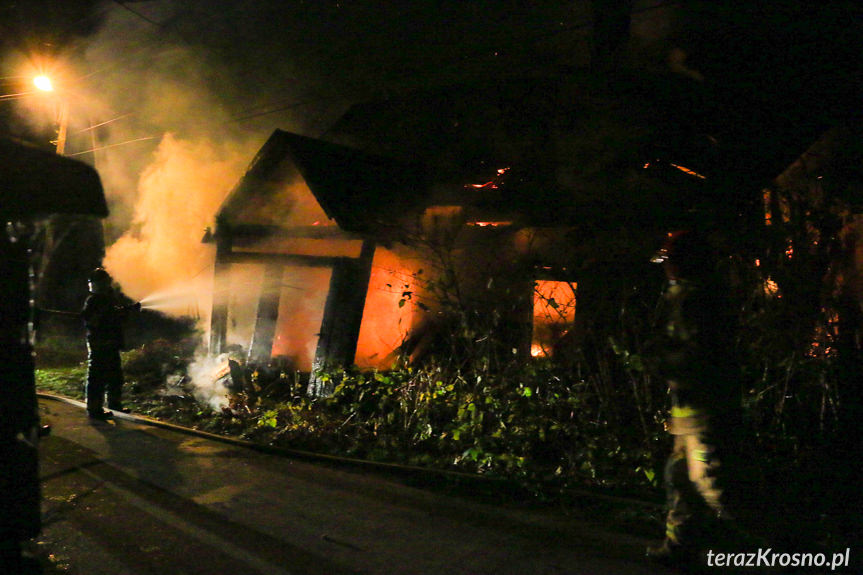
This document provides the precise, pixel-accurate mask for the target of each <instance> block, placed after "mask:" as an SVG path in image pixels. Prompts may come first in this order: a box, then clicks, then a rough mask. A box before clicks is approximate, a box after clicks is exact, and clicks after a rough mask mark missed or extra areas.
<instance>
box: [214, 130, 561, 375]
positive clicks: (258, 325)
mask: <svg viewBox="0 0 863 575" xmlns="http://www.w3.org/2000/svg"><path fill="white" fill-rule="evenodd" d="M507 172H508V169H507V168H506V167H501V168H497V169H495V170H492V171H491V174H490V179H489V180H487V181H482V182H478V183H468V184H464V185H460V186H459V185H455V184H452V185H449V186H448V185H445V184H441V183H439V182H438V183H429V181H430V180H429V178H428V176H427V175H426V174H427V172H426V171H425V167H423V166H417V165H412V164H410V163H407V162H402V161H398V160H393V159H388V158H385V157H384V156H380V155H375V154H370V153H365V152H360V151H358V150H357V149H354V148H349V147H346V146H342V145H338V144H333V143H330V142H325V141H321V140H314V139H311V138H306V137H303V136H298V135H296V134H291V133H287V132H283V131H278V130H277V131H276V132H274V133H273V135H272V136H271V137H270V139H269V140H268V141H267V143H266V144H265V145H264V146H263V148H262V149H261V151H260V152H259V154H258V155H257V157H256V158H255V160H254V161H253V162H252V164H251V166H250V167H249V169H248V171H247V172H246V174H245V176H244V177H243V178H242V179H241V181H240V182H239V183H238V184H237V186H236V187H235V188H234V190H233V191H232V193H231V194H230V195H229V197H228V198H227V199H226V201H225V202H224V204H223V205H222V208H221V210H220V211H219V214H218V216H217V224H216V228H215V230H213V231H212V232H211V233H210V234H208V238H207V239H208V241H213V242H214V243H215V244H216V252H217V254H216V280H215V283H216V288H215V297H214V306H213V312H212V316H211V317H212V319H211V334H210V349H211V352H212V353H218V352H221V351H224V350H225V349H226V348H227V346H228V345H230V344H231V343H232V342H233V343H240V344H242V345H243V347H247V348H248V358H249V361H251V362H255V363H261V362H263V363H266V362H267V361H268V360H269V359H270V357H272V356H281V357H284V358H287V359H288V360H289V363H290V364H291V365H292V366H294V367H295V368H296V369H299V370H302V371H310V370H311V369H312V368H313V366H316V365H322V364H325V363H336V364H342V365H349V364H354V363H356V364H357V365H358V366H359V367H367V368H368V367H385V366H388V365H391V364H392V362H393V360H394V358H395V356H396V354H398V353H400V352H402V351H404V352H407V353H412V354H414V355H416V354H421V353H422V352H423V349H424V346H425V345H426V342H425V341H424V340H425V339H426V338H428V337H432V336H430V335H425V336H423V337H420V336H419V334H430V333H432V332H433V331H434V329H436V328H435V325H436V323H437V321H438V319H439V318H440V316H441V315H442V314H443V310H442V309H441V308H442V305H443V302H442V301H441V298H442V297H447V295H454V292H453V291H452V290H455V291H458V292H459V296H458V297H460V298H461V300H460V302H461V303H464V304H466V305H469V306H471V308H472V309H473V310H474V311H475V312H476V313H489V314H491V313H493V311H492V309H491V307H490V306H489V305H488V302H489V301H490V300H492V299H495V300H496V303H497V304H500V303H501V301H500V298H502V297H503V298H506V299H507V301H506V302H505V305H504V306H503V308H505V309H507V310H508V312H507V314H506V317H503V318H500V321H501V326H505V329H502V333H506V334H509V335H508V338H509V341H508V342H507V345H509V346H511V347H512V348H513V349H514V350H516V353H523V354H529V353H530V352H531V346H532V342H531V332H532V326H533V318H534V315H535V310H534V307H538V308H543V309H547V310H548V309H555V310H560V312H561V313H560V314H556V316H557V317H556V318H554V317H552V315H551V314H548V313H546V314H544V315H542V314H540V315H541V318H540V320H539V321H538V323H542V324H543V325H545V324H550V323H553V322H554V321H558V322H560V321H563V322H567V321H571V319H572V314H571V313H570V312H569V311H564V309H565V308H566V306H569V308H568V309H570V310H571V309H572V303H571V300H572V299H573V297H574V292H573V291H572V289H571V287H572V286H573V285H574V284H567V285H568V286H570V288H569V293H568V294H567V295H558V294H557V293H554V288H553V285H552V283H549V281H548V280H543V281H542V282H541V283H538V284H536V286H537V289H538V291H537V294H540V296H537V298H535V297H534V295H533V292H534V287H535V284H534V279H535V277H534V273H533V262H532V261H531V260H530V258H528V257H527V255H528V253H529V252H530V251H531V250H532V249H534V244H535V243H536V241H537V238H536V237H535V236H536V234H535V233H532V232H530V231H529V230H526V229H525V227H524V225H523V223H522V225H518V224H519V223H521V222H519V221H518V220H517V218H518V214H515V213H504V212H502V211H501V210H496V209H491V208H488V207H484V206H482V205H480V200H481V199H482V198H483V197H487V196H488V194H489V193H492V194H494V193H497V192H498V188H499V186H502V185H503V179H504V177H505V176H506V174H507ZM430 190H431V192H430ZM444 252H445V253H444ZM450 257H452V259H451V260H450V259H448V258H450ZM514 270H518V272H519V273H513V271H514ZM548 272H549V270H548V269H546V270H543V271H542V272H541V273H542V274H544V275H543V277H545V275H547V274H548ZM454 276H457V279H456V278H455V277H454ZM446 282H456V283H457V284H458V285H455V284H452V285H447V286H446V287H443V284H445V283H446ZM446 290H451V291H450V292H449V293H448V294H442V293H441V292H442V291H446ZM244 295H245V296H249V297H244ZM535 302H536V303H535ZM558 302H560V304H558ZM565 302H566V303H565ZM484 307H485V308H486V309H484ZM495 307H497V308H500V307H501V306H500V305H496V306H495ZM564 329H565V328H564ZM537 333H538V334H545V337H544V341H541V342H537V343H535V345H536V346H538V347H535V349H541V350H544V351H542V352H541V353H548V350H550V349H551V343H552V342H550V341H548V336H549V334H552V333H556V334H557V336H559V335H560V334H561V329H557V330H553V329H540V330H538V331H537Z"/></svg>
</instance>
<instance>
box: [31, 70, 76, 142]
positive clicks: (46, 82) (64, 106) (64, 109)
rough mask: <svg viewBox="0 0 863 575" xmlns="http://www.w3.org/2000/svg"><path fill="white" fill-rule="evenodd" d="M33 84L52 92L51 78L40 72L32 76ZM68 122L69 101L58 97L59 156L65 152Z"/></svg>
mask: <svg viewBox="0 0 863 575" xmlns="http://www.w3.org/2000/svg"><path fill="white" fill-rule="evenodd" d="M33 85H34V86H36V88H38V89H39V90H41V91H42V92H53V91H54V83H53V82H52V81H51V78H49V77H48V76H46V75H44V74H40V75H39V76H36V77H35V78H33ZM68 124H69V101H68V100H67V99H66V98H65V97H63V96H61V97H60V117H59V119H58V129H57V153H58V154H60V155H61V156H62V155H63V154H64V153H65V152H66V129H67V127H68Z"/></svg>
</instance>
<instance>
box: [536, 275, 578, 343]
mask: <svg viewBox="0 0 863 575" xmlns="http://www.w3.org/2000/svg"><path fill="white" fill-rule="evenodd" d="M576 285H577V284H576V283H575V282H565V281H550V280H537V281H536V282H535V284H534V292H533V338H532V341H531V348H530V354H531V355H532V356H533V357H549V356H551V355H552V353H553V349H554V346H555V344H556V343H557V342H558V341H560V339H561V338H562V337H563V336H564V335H566V333H567V331H569V329H571V327H572V324H573V322H574V321H575V299H576V297H575V295H576Z"/></svg>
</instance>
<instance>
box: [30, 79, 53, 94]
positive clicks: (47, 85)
mask: <svg viewBox="0 0 863 575" xmlns="http://www.w3.org/2000/svg"><path fill="white" fill-rule="evenodd" d="M33 85H34V86H36V87H37V88H38V89H40V90H42V91H43V92H53V91H54V84H52V83H51V78H49V77H48V76H44V75H43V76H36V77H35V78H33Z"/></svg>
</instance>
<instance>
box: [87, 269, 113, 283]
mask: <svg viewBox="0 0 863 575" xmlns="http://www.w3.org/2000/svg"><path fill="white" fill-rule="evenodd" d="M89 279H90V283H91V284H93V285H94V286H99V287H110V286H111V281H112V279H111V274H109V273H108V272H107V271H105V268H96V269H94V270H93V271H92V272H91V273H90V278H89Z"/></svg>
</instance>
